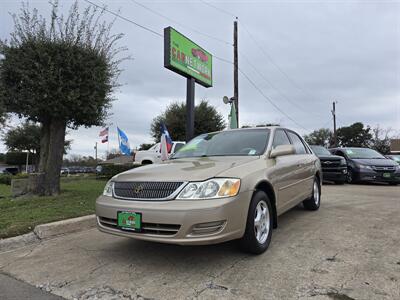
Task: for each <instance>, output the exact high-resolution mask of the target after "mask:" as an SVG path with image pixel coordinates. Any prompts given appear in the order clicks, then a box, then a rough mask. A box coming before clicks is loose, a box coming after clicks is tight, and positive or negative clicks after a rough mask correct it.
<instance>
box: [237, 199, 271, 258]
mask: <svg viewBox="0 0 400 300" xmlns="http://www.w3.org/2000/svg"><path fill="white" fill-rule="evenodd" d="M272 218H273V214H272V206H271V201H270V200H269V198H268V196H267V194H266V193H265V192H263V191H257V192H256V193H255V194H254V195H253V197H252V199H251V202H250V207H249V212H248V214H247V222H246V230H245V233H244V235H243V237H242V239H241V240H240V246H241V248H242V250H243V251H245V252H249V253H253V254H261V253H263V252H265V251H266V250H267V248H268V246H269V243H270V242H271V237H272V224H273V222H272Z"/></svg>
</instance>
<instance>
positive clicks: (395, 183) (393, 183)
mask: <svg viewBox="0 0 400 300" xmlns="http://www.w3.org/2000/svg"><path fill="white" fill-rule="evenodd" d="M389 185H398V183H397V182H389Z"/></svg>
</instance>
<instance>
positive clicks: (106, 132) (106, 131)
mask: <svg viewBox="0 0 400 300" xmlns="http://www.w3.org/2000/svg"><path fill="white" fill-rule="evenodd" d="M105 135H108V127H106V128H104V129H103V130H102V131H100V134H99V136H105Z"/></svg>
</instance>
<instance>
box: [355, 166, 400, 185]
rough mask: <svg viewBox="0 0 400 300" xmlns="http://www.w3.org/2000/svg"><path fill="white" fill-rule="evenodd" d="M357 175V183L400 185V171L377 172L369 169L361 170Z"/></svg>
mask: <svg viewBox="0 0 400 300" xmlns="http://www.w3.org/2000/svg"><path fill="white" fill-rule="evenodd" d="M355 175H356V178H355V179H356V180H357V181H365V182H374V181H376V182H390V183H400V171H395V172H376V171H373V170H368V169H366V170H365V169H360V170H358V171H357V172H356V173H355Z"/></svg>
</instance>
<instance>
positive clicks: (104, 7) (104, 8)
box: [83, 0, 164, 37]
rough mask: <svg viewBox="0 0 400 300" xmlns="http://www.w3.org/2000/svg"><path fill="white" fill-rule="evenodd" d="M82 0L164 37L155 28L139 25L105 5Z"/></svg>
mask: <svg viewBox="0 0 400 300" xmlns="http://www.w3.org/2000/svg"><path fill="white" fill-rule="evenodd" d="M83 1H85V2H87V3H89V4H91V5H94V6H96V7H97V8H100V9H102V10H104V11H106V12H108V13H110V14H112V15H113V16H115V17H117V18H120V19H121V20H124V21H126V22H129V23H131V24H133V25H135V26H137V27H140V28H142V29H144V30H146V31H148V32H151V33H153V34H155V35H158V36H160V37H164V36H163V35H162V34H161V33H159V32H157V31H155V30H153V29H151V28H148V27H146V26H144V25H141V24H139V23H136V22H135V21H132V20H130V19H128V18H125V17H123V16H121V15H120V14H117V13H116V12H113V11H112V10H109V9H107V8H106V6H105V5H104V6H103V7H102V6H100V5H98V4H96V3H93V2H92V1H89V0H83Z"/></svg>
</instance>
